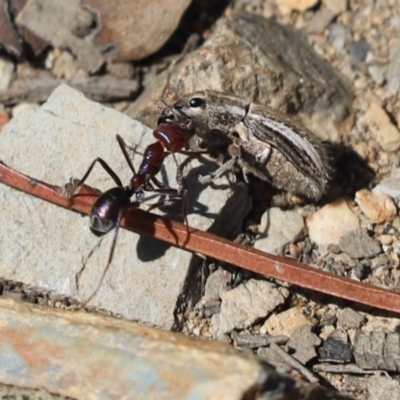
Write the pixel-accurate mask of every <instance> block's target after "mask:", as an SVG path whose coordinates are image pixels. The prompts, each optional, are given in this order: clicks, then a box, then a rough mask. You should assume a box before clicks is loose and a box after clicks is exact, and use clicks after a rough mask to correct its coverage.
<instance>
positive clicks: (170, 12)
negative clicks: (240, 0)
mask: <svg viewBox="0 0 400 400" xmlns="http://www.w3.org/2000/svg"><path fill="white" fill-rule="evenodd" d="M82 4H83V5H85V6H88V7H90V9H92V10H94V12H96V13H98V15H99V22H98V24H99V29H98V30H97V31H96V33H95V35H94V43H95V44H96V45H97V46H98V47H99V48H102V47H105V46H113V47H114V51H113V52H112V54H111V55H110V56H111V58H112V59H115V60H116V61H132V60H140V59H142V58H145V57H148V56H150V55H151V54H153V53H155V52H156V51H157V50H159V49H160V48H161V46H162V45H163V44H164V43H165V42H166V41H167V40H168V39H169V38H170V36H171V35H172V34H173V32H174V31H175V30H176V28H177V26H178V24H179V22H180V20H181V17H182V15H183V14H184V12H185V11H186V9H187V7H188V6H189V4H190V0H163V1H160V0H135V1H134V2H131V1H121V2H119V3H118V6H117V7H116V5H115V3H114V2H108V1H99V0H83V1H82ZM110 53H111V52H110Z"/></svg>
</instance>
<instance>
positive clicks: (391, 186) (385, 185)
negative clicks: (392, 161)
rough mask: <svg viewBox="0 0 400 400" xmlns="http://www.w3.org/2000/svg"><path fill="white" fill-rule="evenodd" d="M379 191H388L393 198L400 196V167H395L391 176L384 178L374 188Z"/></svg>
mask: <svg viewBox="0 0 400 400" xmlns="http://www.w3.org/2000/svg"><path fill="white" fill-rule="evenodd" d="M373 190H374V191H377V192H382V193H386V194H387V195H389V196H390V197H392V198H393V199H396V200H397V199H399V198H400V168H395V169H393V170H392V172H391V173H390V176H388V177H386V178H384V179H382V180H381V181H380V182H379V184H378V185H376V186H375V187H374V189H373Z"/></svg>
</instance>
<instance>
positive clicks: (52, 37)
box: [16, 0, 104, 73]
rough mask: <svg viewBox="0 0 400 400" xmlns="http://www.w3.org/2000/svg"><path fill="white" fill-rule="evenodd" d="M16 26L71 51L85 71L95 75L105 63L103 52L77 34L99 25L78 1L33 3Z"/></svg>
mask: <svg viewBox="0 0 400 400" xmlns="http://www.w3.org/2000/svg"><path fill="white" fill-rule="evenodd" d="M43 21H46V23H43ZM16 22H17V24H18V25H20V26H22V27H24V28H27V29H28V30H30V31H31V32H33V33H34V34H35V35H37V36H38V37H39V38H41V39H43V40H45V41H47V42H49V43H51V44H52V45H53V46H54V47H61V48H69V49H70V50H71V52H72V53H73V54H74V55H75V56H76V58H77V59H78V65H79V66H80V67H81V68H83V69H84V70H85V71H88V72H91V73H93V72H96V71H98V70H99V68H100V67H101V66H102V64H103V63H104V59H103V55H102V54H101V52H100V50H99V49H98V48H96V47H95V46H94V45H93V43H91V41H90V40H85V38H81V37H79V36H78V35H77V34H76V32H84V31H88V30H90V27H92V25H93V24H95V23H96V22H95V18H94V14H92V13H90V12H89V10H87V9H84V8H83V7H81V6H80V2H79V1H78V0H72V1H68V2H64V1H63V0H53V1H46V0H31V1H29V2H27V3H26V4H25V6H24V8H23V9H22V11H21V12H20V13H19V14H18V16H17V19H16Z"/></svg>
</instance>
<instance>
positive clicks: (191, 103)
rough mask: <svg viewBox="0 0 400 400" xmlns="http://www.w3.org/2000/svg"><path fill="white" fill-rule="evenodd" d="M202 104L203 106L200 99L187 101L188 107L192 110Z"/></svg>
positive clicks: (202, 101)
mask: <svg viewBox="0 0 400 400" xmlns="http://www.w3.org/2000/svg"><path fill="white" fill-rule="evenodd" d="M203 104H204V100H203V99H201V98H200V97H193V99H190V101H189V106H190V107H192V108H198V107H201V106H202V105H203Z"/></svg>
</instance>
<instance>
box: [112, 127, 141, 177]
mask: <svg viewBox="0 0 400 400" xmlns="http://www.w3.org/2000/svg"><path fill="white" fill-rule="evenodd" d="M115 137H116V138H117V141H118V144H119V147H120V148H121V151H122V153H123V155H124V157H125V160H126V162H127V164H128V165H129V168H130V170H131V171H132V173H133V175H136V170H135V167H134V166H133V164H132V161H131V159H130V157H129V154H128V150H127V148H128V145H127V144H126V143H125V140H124V139H122V137H121V136H120V135H118V134H117V135H115Z"/></svg>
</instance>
